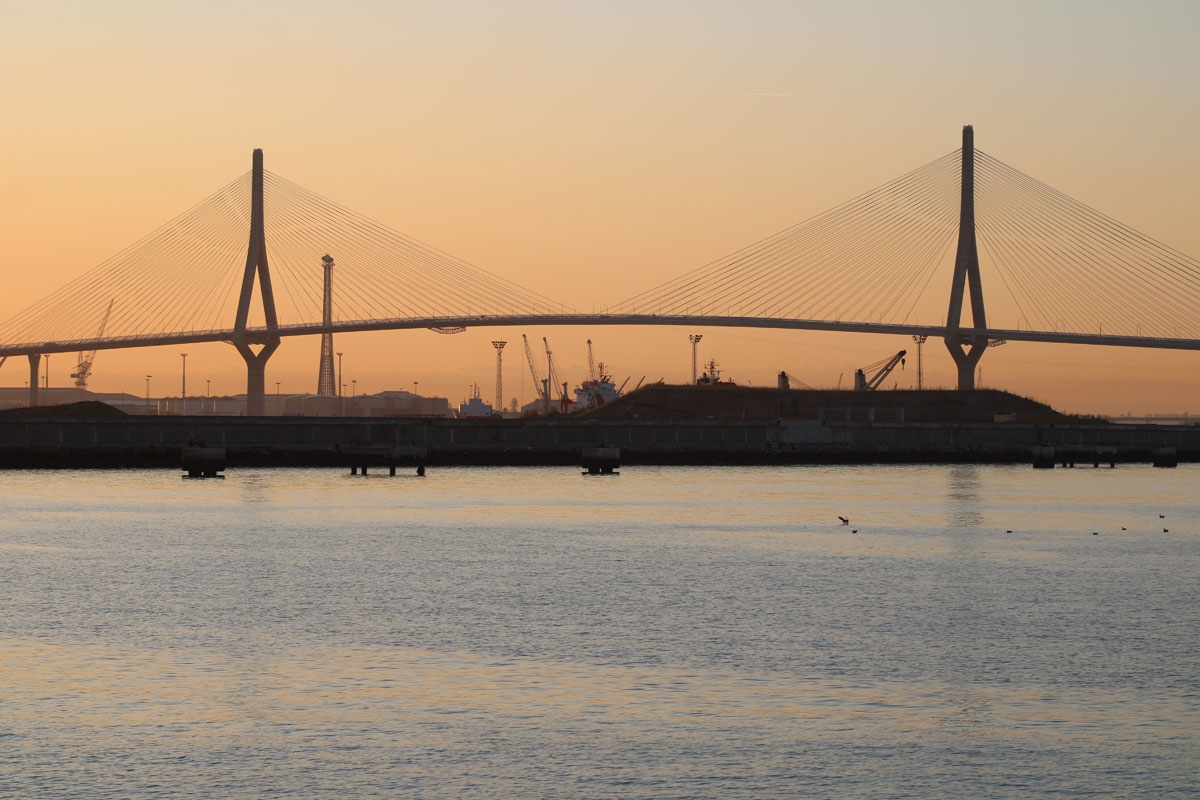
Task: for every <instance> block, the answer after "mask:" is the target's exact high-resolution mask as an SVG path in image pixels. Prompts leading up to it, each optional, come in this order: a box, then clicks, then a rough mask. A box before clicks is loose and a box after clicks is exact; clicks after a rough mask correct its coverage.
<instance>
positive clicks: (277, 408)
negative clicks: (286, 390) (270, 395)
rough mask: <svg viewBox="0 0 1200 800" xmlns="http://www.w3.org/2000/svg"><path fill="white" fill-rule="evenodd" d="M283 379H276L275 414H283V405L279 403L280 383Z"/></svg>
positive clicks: (280, 415) (278, 415)
mask: <svg viewBox="0 0 1200 800" xmlns="http://www.w3.org/2000/svg"><path fill="white" fill-rule="evenodd" d="M281 382H282V381H275V416H277V417H282V416H283V407H282V406H280V405H279V384H280V383H281Z"/></svg>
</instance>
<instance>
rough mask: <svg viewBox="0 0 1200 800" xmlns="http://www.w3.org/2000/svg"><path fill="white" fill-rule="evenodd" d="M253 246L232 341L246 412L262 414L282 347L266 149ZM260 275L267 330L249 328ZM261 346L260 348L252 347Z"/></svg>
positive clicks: (254, 193)
mask: <svg viewBox="0 0 1200 800" xmlns="http://www.w3.org/2000/svg"><path fill="white" fill-rule="evenodd" d="M250 192H251V193H250V246H249V247H248V248H247V251H246V271H245V272H244V273H243V275H242V293H241V295H240V297H239V298H238V310H237V320H236V321H235V322H234V325H233V336H232V337H231V338H230V341H232V342H233V346H234V347H236V348H237V351H238V353H240V354H241V356H242V359H243V360H245V362H246V416H248V417H261V416H263V415H264V414H266V411H267V359H269V358H270V357H271V354H272V353H274V352H275V350H276V348H278V347H279V335H278V334H276V333H272V332H273V331H275V330H277V329H278V328H279V320H278V317H277V316H276V314H275V293H274V292H273V291H272V290H271V272H270V270H269V269H268V267H267V236H266V229H265V226H264V224H263V151H262V150H261V149H256V150H255V151H254V168H253V172H252V175H251V190H250ZM256 275H257V276H258V289H259V294H261V296H262V304H263V316H264V317H265V318H266V332H262V331H255V332H250V331H248V330H247V327H246V323H247V320H248V319H249V316H250V302H251V300H252V299H253V297H254V278H255V276H256ZM254 345H258V346H259V350H258V352H255V351H254V349H253V346H254Z"/></svg>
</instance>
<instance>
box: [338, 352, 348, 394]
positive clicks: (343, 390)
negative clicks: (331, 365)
mask: <svg viewBox="0 0 1200 800" xmlns="http://www.w3.org/2000/svg"><path fill="white" fill-rule="evenodd" d="M345 393H346V384H344V383H342V354H341V353H338V397H342V396H344V395H345Z"/></svg>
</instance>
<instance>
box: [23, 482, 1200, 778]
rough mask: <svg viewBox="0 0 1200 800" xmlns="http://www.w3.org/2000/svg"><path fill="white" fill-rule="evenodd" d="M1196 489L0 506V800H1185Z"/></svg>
mask: <svg viewBox="0 0 1200 800" xmlns="http://www.w3.org/2000/svg"><path fill="white" fill-rule="evenodd" d="M1198 486H1200V468H1198V467H1197V466H1183V467H1180V468H1179V469H1176V470H1155V469H1151V468H1150V467H1130V466H1122V467H1118V468H1117V469H1115V470H1108V469H1098V470H1096V469H1091V468H1090V467H1088V468H1083V469H1079V468H1077V469H1074V470H1064V469H1057V470H1054V471H1052V472H1035V471H1034V470H1032V469H1029V468H1028V467H971V466H952V467H862V468H858V467H831V468H804V467H791V468H778V469H771V468H747V469H685V468H661V469H659V468H626V469H625V470H623V474H622V475H621V476H619V477H612V478H583V477H581V476H580V475H579V474H578V472H576V471H573V470H570V469H524V470H517V469H510V470H488V469H445V470H439V469H434V470H431V471H430V473H429V475H428V476H427V477H425V478H423V479H418V478H416V477H412V476H403V477H401V476H397V477H396V478H388V477H386V476H380V477H375V476H371V477H368V478H363V477H355V478H351V477H350V476H349V475H345V474H342V473H339V472H337V471H334V470H325V471H323V470H274V471H270V470H261V471H255V470H231V471H230V474H229V477H228V478H227V479H226V480H223V481H185V480H181V479H180V478H179V476H178V474H177V473H174V472H169V471H167V472H151V471H146V472H95V473H90V472H89V473H78V472H76V473H72V472H29V473H21V472H15V473H14V472H9V473H0V509H2V514H0V796H2V797H38V798H66V797H72V798H79V797H88V798H147V797H173V798H176V797H198V798H199V797H203V798H212V797H239V798H248V797H289V798H292V797H294V798H325V797H336V798H342V799H344V798H357V797H429V798H435V797H446V798H464V797H472V798H474V797H498V798H499V797H547V798H549V797H554V798H561V797H583V798H591V797H614V798H615V797H622V798H624V797H655V798H685V797H689V798H690V797H711V798H730V797H756V798H760V797H964V798H966V797H970V798H977V797H984V798H986V797H1029V796H1043V797H1044V796H1054V797H1110V796H1120V797H1156V798H1157V797H1167V796H1178V797H1195V796H1198V795H1200V779H1198V778H1197V771H1198V768H1197V765H1200V655H1198V653H1200V635H1198V634H1200V603H1198V596H1200V504H1198V502H1197V500H1196V495H1197V488H1198ZM838 514H841V515H844V516H848V517H850V525H849V526H843V525H841V524H839V523H838V520H837V518H836V515H838ZM1160 514H1162V515H1163V518H1161V519H1160V516H1159V515H1160ZM1122 527H1124V528H1125V530H1123V529H1122ZM1163 528H1169V529H1170V532H1169V533H1164V532H1163ZM855 530H857V533H855V532H854V531H855ZM1009 530H1011V531H1012V532H1011V533H1008V532H1007V531H1009ZM1093 531H1095V532H1097V534H1098V535H1095V536H1093V535H1092V532H1093Z"/></svg>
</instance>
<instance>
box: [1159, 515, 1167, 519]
mask: <svg viewBox="0 0 1200 800" xmlns="http://www.w3.org/2000/svg"><path fill="white" fill-rule="evenodd" d="M1158 518H1159V519H1166V518H1167V515H1166V514H1159V515H1158Z"/></svg>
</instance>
